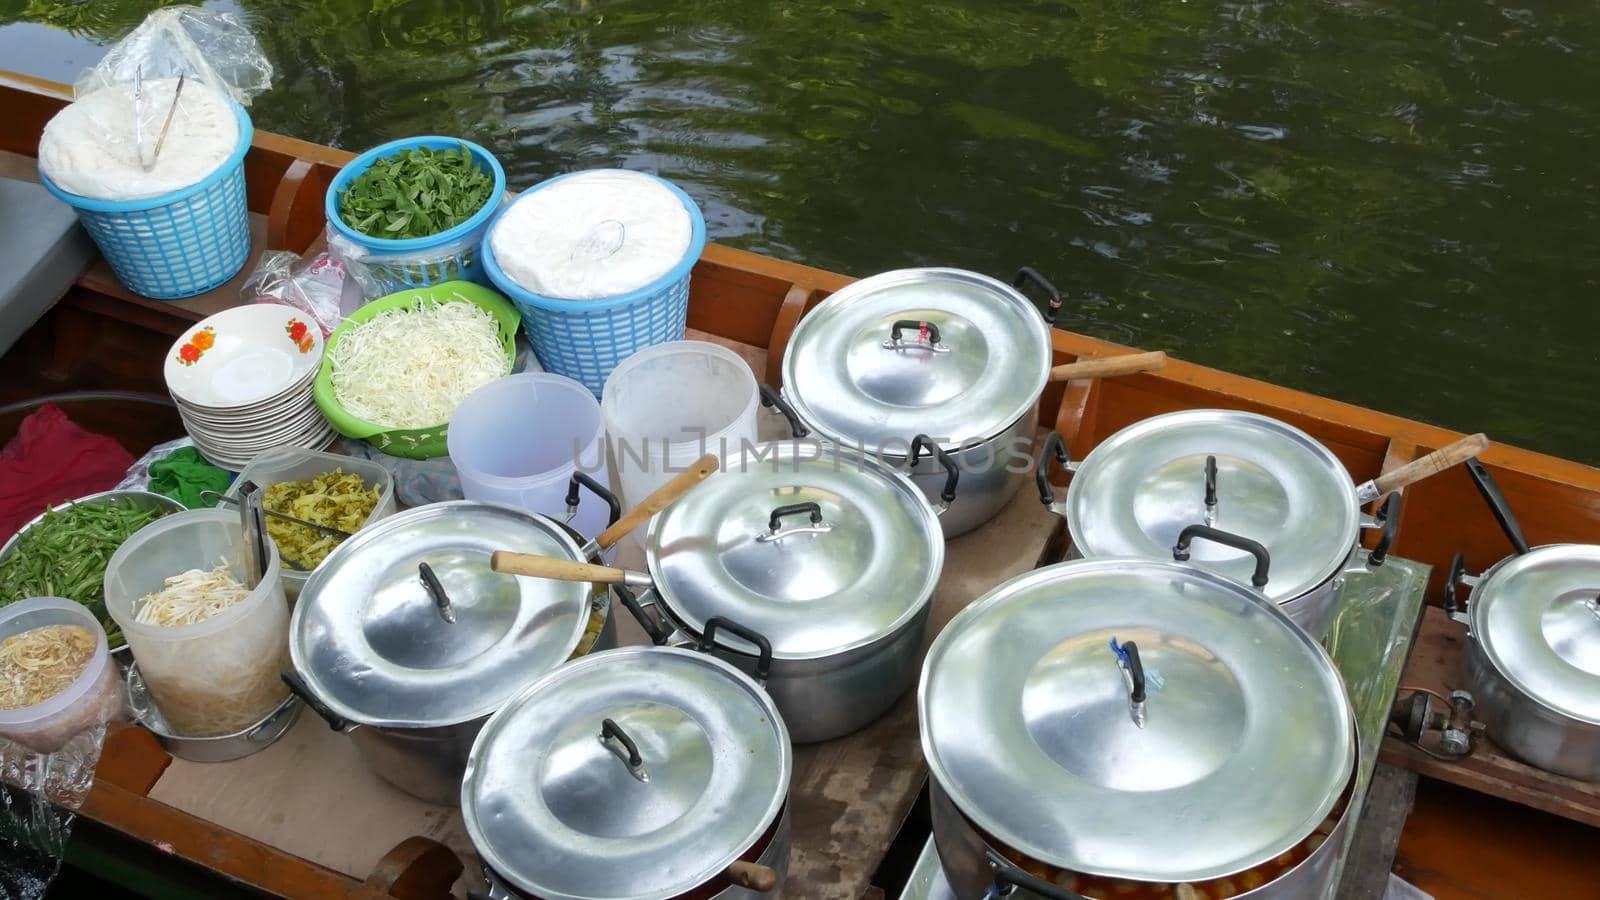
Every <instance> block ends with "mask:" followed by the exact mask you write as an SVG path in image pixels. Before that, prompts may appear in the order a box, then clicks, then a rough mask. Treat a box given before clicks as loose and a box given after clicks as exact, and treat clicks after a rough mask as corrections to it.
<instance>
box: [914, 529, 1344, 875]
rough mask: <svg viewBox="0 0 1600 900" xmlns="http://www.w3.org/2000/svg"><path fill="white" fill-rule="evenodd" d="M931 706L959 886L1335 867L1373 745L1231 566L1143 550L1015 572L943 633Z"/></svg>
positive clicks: (925, 731) (923, 706)
mask: <svg viewBox="0 0 1600 900" xmlns="http://www.w3.org/2000/svg"><path fill="white" fill-rule="evenodd" d="M918 711H919V714H920V721H921V728H922V748H923V753H924V755H925V756H926V757H927V760H928V766H929V769H930V771H931V775H932V778H931V782H932V815H933V833H934V842H935V845H936V846H937V848H938V851H939V858H940V862H941V864H942V866H943V868H944V871H945V874H946V876H947V878H948V879H949V881H950V884H951V886H952V887H953V888H954V890H955V892H956V895H957V896H959V897H961V898H964V900H978V898H981V897H986V896H990V894H989V892H990V891H994V892H995V893H997V894H1001V895H1005V894H1004V891H1005V890H1008V889H1009V887H1010V886H1017V887H1019V888H1020V889H1021V890H1020V893H1021V894H1022V895H1023V896H1043V897H1050V898H1062V897H1068V898H1080V897H1081V894H1080V893H1079V892H1080V891H1081V892H1090V893H1094V894H1096V895H1098V896H1117V897H1124V896H1127V897H1129V898H1145V897H1149V898H1156V897H1162V898H1165V897H1171V896H1173V895H1174V894H1175V893H1176V895H1177V896H1180V897H1182V896H1185V893H1184V892H1182V891H1181V890H1180V887H1179V886H1180V885H1185V884H1187V885H1190V886H1192V887H1194V888H1200V889H1202V890H1204V892H1205V893H1204V894H1203V896H1209V897H1213V898H1217V897H1250V898H1267V897H1274V898H1297V900H1298V898H1305V897H1315V896H1321V895H1322V894H1323V891H1324V889H1325V888H1327V887H1328V886H1329V885H1330V884H1331V883H1332V878H1333V875H1334V869H1335V865H1334V863H1335V862H1336V860H1337V858H1338V853H1339V848H1340V846H1341V845H1342V838H1343V835H1344V832H1345V829H1347V828H1348V827H1349V825H1348V822H1347V816H1346V811H1347V810H1348V809H1349V805H1350V804H1349V800H1350V793H1351V790H1352V785H1353V783H1354V771H1355V764H1356V759H1357V749H1356V740H1355V723H1354V717H1353V713H1352V710H1351V706H1350V702H1349V700H1348V699H1347V697H1346V695H1345V690H1344V684H1343V681H1342V680H1341V679H1340V677H1339V674H1338V672H1337V670H1336V669H1335V668H1334V666H1333V662H1332V661H1331V660H1330V659H1329V658H1328V655H1327V653H1326V652H1325V651H1324V650H1323V649H1322V647H1321V646H1320V645H1318V644H1317V643H1316V642H1315V641H1313V640H1312V639H1311V638H1310V636H1309V635H1307V634H1306V633H1305V632H1304V631H1303V630H1301V629H1299V628H1298V627H1297V626H1295V625H1294V624H1293V623H1292V622H1291V621H1290V620H1289V618H1288V616H1287V615H1286V614H1285V613H1283V611H1282V610H1280V609H1279V608H1278V607H1277V606H1276V605H1275V604H1272V603H1270V602H1268V601H1266V600H1265V599H1264V598H1262V597H1261V595H1260V594H1259V593H1258V592H1255V591H1252V590H1250V589H1249V588H1246V587H1245V586H1243V585H1241V584H1239V583H1237V582H1235V581H1232V580H1230V579H1228V578H1225V577H1222V576H1220V575H1217V574H1215V573H1212V572H1208V571H1206V570H1204V569H1201V568H1197V567H1194V566H1187V565H1180V564H1177V563H1172V562H1154V561H1147V560H1139V559H1128V558H1120V559H1099V560H1083V561H1077V562H1069V563H1061V564H1058V565H1054V566H1049V567H1046V568H1043V569H1036V570H1034V571H1031V572H1028V573H1026V574H1024V575H1021V576H1019V577H1017V578H1015V579H1012V580H1011V581H1009V582H1007V583H1005V584H1003V585H1001V586H999V587H997V588H996V589H995V590H993V591H992V592H990V593H989V594H987V595H986V596H984V597H982V598H980V599H978V600H977V601H975V602H973V603H972V605H970V606H968V607H967V608H966V609H965V610H963V611H962V612H961V613H960V614H958V615H957V616H956V617H955V618H954V619H953V620H951V622H950V624H949V625H948V626H946V627H945V629H944V631H943V632H941V633H940V635H939V637H938V638H936V639H935V640H934V642H933V646H932V647H931V648H930V649H929V651H928V658H927V661H926V663H925V664H924V666H923V672H922V681H921V685H920V687H919V691H918Z"/></svg>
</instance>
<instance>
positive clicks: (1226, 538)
mask: <svg viewBox="0 0 1600 900" xmlns="http://www.w3.org/2000/svg"><path fill="white" fill-rule="evenodd" d="M1195 538H1205V539H1206V540H1208V541H1215V542H1216V543H1218V544H1223V545H1224V546H1228V547H1232V548H1234V549H1235V550H1243V551H1244V552H1246V553H1248V554H1250V555H1251V556H1254V557H1255V558H1256V570H1255V571H1254V572H1253V573H1251V575H1250V583H1251V584H1253V585H1255V586H1256V587H1258V588H1263V587H1266V586H1267V569H1268V567H1270V566H1271V564H1272V557H1271V556H1269V555H1268V554H1267V548H1266V547H1263V546H1262V545H1261V543H1260V542H1258V541H1252V540H1250V539H1249V538H1247V537H1244V536H1242V535H1237V534H1234V533H1233V532H1231V531H1223V530H1222V529H1220V528H1212V527H1211V526H1210V525H1190V526H1189V527H1187V528H1185V529H1183V531H1181V532H1179V534H1178V542H1177V543H1176V544H1174V545H1172V558H1173V559H1176V560H1179V561H1180V562H1187V561H1188V559H1189V543H1190V542H1191V541H1193V540H1194V539H1195Z"/></svg>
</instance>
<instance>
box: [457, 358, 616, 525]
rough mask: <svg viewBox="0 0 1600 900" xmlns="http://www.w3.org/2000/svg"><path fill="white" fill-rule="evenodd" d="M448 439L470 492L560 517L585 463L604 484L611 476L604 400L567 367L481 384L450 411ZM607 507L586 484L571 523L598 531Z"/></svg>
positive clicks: (475, 497)
mask: <svg viewBox="0 0 1600 900" xmlns="http://www.w3.org/2000/svg"><path fill="white" fill-rule="evenodd" d="M446 444H447V445H448V447H449V449H450V461H451V462H452V463H454V464H455V467H456V474H458V475H459V476H461V493H462V494H464V495H465V496H466V498H467V499H468V500H477V501H479V502H483V503H501V504H504V505H506V506H513V507H516V508H517V509H523V510H527V511H528V512H535V513H539V514H541V515H546V516H550V517H551V518H553V519H555V520H556V521H565V520H566V517H567V500H566V497H567V485H568V483H569V482H570V481H571V480H572V473H573V472H575V471H577V470H578V468H579V466H580V465H581V466H582V468H583V471H584V472H586V473H588V474H589V475H591V476H593V477H594V479H595V480H596V481H598V482H600V483H601V484H605V483H606V482H607V480H608V477H609V476H608V469H607V466H606V458H605V422H604V420H603V419H602V418H601V416H600V403H599V402H598V401H597V400H595V399H594V394H591V393H590V392H589V389H588V388H586V387H584V386H583V385H581V384H579V383H578V382H576V381H573V380H572V379H571V378H567V377H566V376H564V375H553V374H550V373H547V372H537V373H527V374H522V375H511V376H508V377H506V378H502V379H500V380H498V381H491V382H489V383H488V384H486V385H484V386H483V387H481V388H478V389H477V390H476V391H473V392H472V395H471V396H469V397H467V399H466V400H464V401H462V403H461V405H460V406H457V407H456V411H455V414H454V415H452V416H451V417H450V429H449V431H448V433H447V436H446ZM608 512H609V510H608V509H607V507H606V504H605V502H604V501H602V500H601V499H600V498H599V497H596V496H595V495H593V494H591V493H589V492H588V491H580V492H579V494H578V515H577V517H576V518H574V519H573V520H572V522H571V523H570V524H571V525H572V527H573V528H574V529H576V530H577V531H578V533H579V534H581V535H583V536H584V537H585V538H592V537H594V536H595V535H598V534H599V533H600V532H602V531H604V530H605V527H606V524H607V518H608Z"/></svg>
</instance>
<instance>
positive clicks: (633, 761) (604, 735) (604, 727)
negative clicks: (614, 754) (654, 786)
mask: <svg viewBox="0 0 1600 900" xmlns="http://www.w3.org/2000/svg"><path fill="white" fill-rule="evenodd" d="M607 741H616V742H617V743H619V744H621V745H622V749H623V750H624V751H626V753H627V756H625V757H618V758H619V759H622V761H623V762H624V763H626V764H627V766H628V774H629V775H632V776H633V777H635V778H637V779H639V780H640V781H641V782H643V783H645V784H649V783H650V773H649V772H647V771H645V768H644V757H642V756H640V755H639V745H638V744H635V743H634V742H633V738H631V737H628V733H627V732H626V731H623V730H622V726H621V725H618V724H617V723H616V722H615V721H614V720H612V719H603V720H601V722H600V743H602V744H604V743H606V742H607Z"/></svg>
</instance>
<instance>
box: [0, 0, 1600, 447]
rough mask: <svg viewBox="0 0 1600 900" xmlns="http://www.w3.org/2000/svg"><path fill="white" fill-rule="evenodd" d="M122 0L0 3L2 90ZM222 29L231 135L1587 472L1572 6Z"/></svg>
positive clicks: (1589, 321)
mask: <svg viewBox="0 0 1600 900" xmlns="http://www.w3.org/2000/svg"><path fill="white" fill-rule="evenodd" d="M156 5H158V4H155V3H150V2H127V0H96V2H82V3H64V2H50V0H0V60H5V62H4V63H3V64H0V65H3V66H5V67H20V68H22V69H24V70H27V71H29V72H31V73H34V74H39V75H44V76H49V77H55V78H58V79H65V80H71V78H72V76H73V75H74V74H75V73H76V71H77V70H78V69H80V68H81V67H82V66H84V65H86V64H89V63H91V62H92V61H93V60H94V59H95V58H97V55H98V53H99V52H101V51H100V50H99V49H98V48H99V47H100V46H103V45H104V44H105V43H106V42H109V41H111V40H114V39H115V38H116V37H118V36H119V35H120V34H122V33H124V32H125V31H126V30H127V29H129V28H131V27H132V25H133V24H134V23H135V22H137V21H138V20H139V19H140V18H141V17H142V16H143V15H144V13H145V12H147V11H148V10H149V9H151V8H153V7H154V6H156ZM214 5H215V4H214ZM223 7H224V8H229V9H233V10H235V11H236V12H238V13H239V14H240V15H242V16H243V17H244V18H245V19H246V20H248V21H249V23H250V24H251V25H252V26H253V27H254V29H255V30H256V32H257V33H258V34H259V35H260V37H261V40H262V42H263V44H264V45H265V47H266V48H267V50H268V52H269V53H270V55H271V57H272V59H273V61H274V63H275V64H276V65H277V67H278V72H279V75H278V82H277V86H276V87H275V88H274V89H273V91H272V92H271V93H270V94H268V95H266V96H264V97H262V98H261V99H260V100H258V101H257V103H256V106H255V109H254V110H253V114H254V115H255V118H256V122H257V125H258V127H261V128H266V129H270V130H273V131H280V132H286V133H288V134H292V135H295V136H297V137H301V138H305V139H308V140H312V141H319V142H324V143H329V144H334V145H336V146H340V147H344V148H347V149H352V150H356V149H361V148H363V147H366V146H368V145H371V144H373V143H376V142H378V141H383V140H387V139H390V138H395V137H401V136H405V135H410V134H417V133H427V132H442V133H448V134H458V135H463V136H468V137H471V138H472V139H474V140H477V141H480V142H482V143H484V144H486V145H488V146H489V147H490V148H491V149H493V150H494V151H495V152H496V153H497V154H498V155H499V156H500V158H501V159H502V161H504V162H505V164H506V169H507V171H508V173H509V175H510V177H511V179H512V181H513V183H514V184H515V185H517V186H526V185H529V184H532V183H534V182H536V181H538V180H540V179H542V178H544V177H547V176H549V175H553V174H556V173H559V172H563V171H567V170H571V169H574V168H582V167H589V166H614V165H620V166H627V167H630V168H639V169H645V170H650V171H655V172H658V173H660V174H661V175H663V176H665V177H667V178H670V179H672V180H674V181H676V182H678V183H679V184H681V185H682V186H683V187H684V188H685V189H686V190H687V191H688V192H689V193H690V194H692V195H693V196H694V197H695V198H696V199H697V200H699V202H700V203H701V204H702V205H703V206H704V208H705V210H706V214H707V219H708V222H709V225H710V228H711V232H712V235H713V237H714V238H715V239H716V240H720V241H724V242H727V243H729V244H733V245H735V246H740V247H746V248H749V249H752V250H756V251H759V252H762V253H767V254H771V255H773V256H777V257H783V258H786V259H792V260H798V261H802V262H806V263H809V264H811V265H815V266H822V267H824V268H830V269H837V270H840V271H844V272H848V273H852V274H858V275H865V274H870V273H872V272H876V271H880V270H884V269H889V268H894V267H899V266H912V265H935V264H937V265H953V266H960V267H964V268H970V269H976V270H979V271H984V272H990V273H994V274H1000V275H1005V274H1008V273H1010V272H1011V271H1013V270H1014V269H1015V268H1016V267H1017V266H1019V265H1024V264H1028V265H1033V266H1036V267H1038V268H1039V269H1040V270H1041V271H1043V272H1045V273H1046V274H1047V275H1049V276H1050V277H1051V278H1053V279H1054V280H1055V281H1056V283H1057V284H1058V285H1059V286H1060V287H1061V288H1062V289H1063V291H1064V293H1065V294H1066V296H1067V303H1066V315H1065V316H1063V318H1062V320H1061V324H1062V325H1063V326H1065V327H1067V328H1071V329H1075V330H1078V331H1084V332H1088V333H1090V334H1094V335H1097V336H1101V337H1105V338H1109V339H1112V340H1117V341H1122V342H1125V343H1129V344H1135V345H1139V346H1141V347H1147V348H1158V347H1165V348H1167V349H1169V350H1171V351H1172V352H1174V353H1175V354H1177V355H1179V356H1182V357H1184V358H1186V359H1190V360H1195V361H1198V362H1201V363H1205V364H1209V365H1213V366H1217V367H1220V368H1223V369H1228V370H1232V371H1235V372H1240V373H1243V374H1246V375H1251V376H1255V377H1258V378H1263V379H1267V380H1269V381H1274V382H1278V383H1281V384H1285V385H1290V386H1293V387H1297V388H1302V389H1305V390H1308V391H1313V392H1317V393H1321V394H1326V395H1329V396H1333V397H1336V398H1339V399H1343V400H1347V401H1351V402H1354V403H1358V404H1362V405H1366V406H1372V407H1375V408H1378V409H1382V410H1387V411H1390V412H1394V413H1398V414H1401V415H1406V416H1413V417H1416V418H1419V419H1423V420H1426V421H1430V422H1435V423H1438V424H1442V425H1446V426H1450V427H1454V428H1460V429H1466V430H1480V429H1481V430H1485V431H1487V432H1488V433H1489V434H1490V436H1491V437H1494V438H1498V439H1501V440H1505V441H1508V442H1511V443H1516V444H1521V445H1523V446H1527V447H1531V448H1535V449H1539V450H1543V451H1547V452H1551V453H1556V454H1560V455H1563V456H1569V457H1573V458H1576V459H1580V460H1583V461H1586V462H1591V463H1594V462H1600V447H1597V442H1596V441H1595V439H1594V435H1593V432H1592V430H1591V427H1590V425H1591V423H1592V422H1593V421H1594V420H1595V419H1596V417H1597V414H1600V392H1596V391H1595V390H1593V388H1592V384H1593V382H1594V381H1595V379H1596V375H1597V374H1600V372H1597V367H1596V362H1597V359H1600V352H1597V349H1596V348H1597V340H1596V330H1597V328H1596V326H1597V325H1600V307H1597V305H1596V302H1597V299H1600V291H1597V286H1600V285H1597V282H1600V193H1597V187H1600V146H1597V139H1600V6H1596V5H1594V4H1589V3H1572V2H1569V0H1526V2H1506V3H1495V2H1485V0H1434V2H1421V0H1341V2H1310V0H1275V2H1259V3H1218V2H1205V0H1188V2H1184V0H1097V2H1089V0H1072V2H1062V0H915V2H913V0H858V2H843V0H836V2H821V0H811V2H807V0H558V2H546V3H497V2H440V0H411V2H406V0H375V2H369V3H356V2H346V0H236V2H234V3H230V4H224V5H223Z"/></svg>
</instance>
